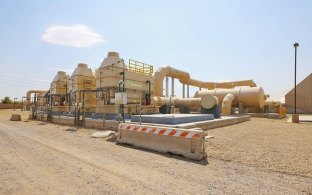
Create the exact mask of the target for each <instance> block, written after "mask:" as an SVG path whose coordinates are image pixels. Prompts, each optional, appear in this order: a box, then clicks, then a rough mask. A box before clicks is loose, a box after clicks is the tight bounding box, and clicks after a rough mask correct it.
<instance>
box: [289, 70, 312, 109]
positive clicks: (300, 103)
mask: <svg viewBox="0 0 312 195" xmlns="http://www.w3.org/2000/svg"><path fill="white" fill-rule="evenodd" d="M294 93H295V90H294V89H292V90H291V91H289V92H288V93H287V94H286V95H285V103H286V107H287V110H288V113H293V112H294V105H295V100H294V98H295V95H294ZM297 113H312V73H311V74H310V75H309V76H307V77H306V78H305V79H304V80H303V81H301V82H300V83H299V84H297Z"/></svg>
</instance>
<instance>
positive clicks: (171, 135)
mask: <svg viewBox="0 0 312 195" xmlns="http://www.w3.org/2000/svg"><path fill="white" fill-rule="evenodd" d="M117 143H120V144H129V145H132V146H134V147H138V148H144V149H149V150H152V151H157V152H161V153H173V154H179V155H182V156H184V157H186V158H189V159H194V160H201V159H203V158H206V157H207V154H206V151H205V139H204V132H203V131H200V130H190V129H178V128H168V127H155V126H147V125H137V124H127V123H120V124H119V126H118V137H117Z"/></svg>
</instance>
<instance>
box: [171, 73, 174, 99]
mask: <svg viewBox="0 0 312 195" xmlns="http://www.w3.org/2000/svg"><path fill="white" fill-rule="evenodd" d="M171 97H174V78H173V77H172V78H171Z"/></svg>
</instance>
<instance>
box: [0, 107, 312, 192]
mask: <svg viewBox="0 0 312 195" xmlns="http://www.w3.org/2000/svg"><path fill="white" fill-rule="evenodd" d="M247 123H249V122H247ZM68 129H69V127H66V126H59V125H54V124H45V123H42V122H36V121H30V122H24V121H22V122H12V121H9V120H8V117H7V116H4V115H1V113H0V194H32V193H36V194H47V193H49V194H63V193H66V194H78V193H79V194H169V193H174V194H220V193H228V194H233V193H235V194H239V193H244V194H246V193H249V194H255V193H256V194H260V193H261V194H307V193H312V179H311V178H310V177H306V176H305V177H303V176H298V175H294V174H287V173H281V172H275V171H271V170H267V169H262V168H261V167H255V166H248V165H244V164H241V163H238V162H228V161H227V160H224V159H222V158H219V159H218V158H214V157H212V158H209V159H208V161H205V160H203V161H201V162H196V161H189V160H186V159H184V158H182V157H179V156H175V155H163V154H159V153H153V152H150V151H145V150H138V149H134V148H131V147H125V146H120V145H116V144H115V143H114V142H109V141H105V140H103V139H94V138H89V135H90V134H91V133H92V132H93V130H86V129H80V130H78V131H68ZM208 149H209V148H208Z"/></svg>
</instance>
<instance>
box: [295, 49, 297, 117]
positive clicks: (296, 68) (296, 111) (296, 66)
mask: <svg viewBox="0 0 312 195" xmlns="http://www.w3.org/2000/svg"><path fill="white" fill-rule="evenodd" d="M296 113H297V46H296V44H295V114H296Z"/></svg>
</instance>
